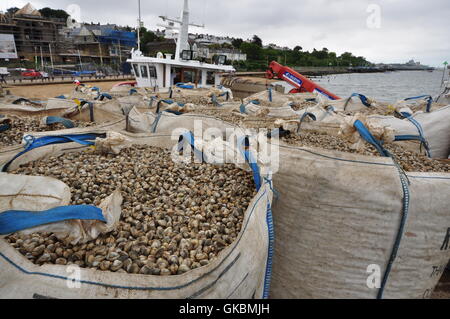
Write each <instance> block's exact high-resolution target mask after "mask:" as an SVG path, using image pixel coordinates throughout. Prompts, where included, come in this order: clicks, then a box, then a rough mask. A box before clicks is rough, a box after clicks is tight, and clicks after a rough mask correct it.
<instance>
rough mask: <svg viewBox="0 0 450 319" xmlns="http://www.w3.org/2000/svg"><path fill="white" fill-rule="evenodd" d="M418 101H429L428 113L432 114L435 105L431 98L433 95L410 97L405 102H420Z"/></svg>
mask: <svg viewBox="0 0 450 319" xmlns="http://www.w3.org/2000/svg"><path fill="white" fill-rule="evenodd" d="M418 99H425V100H426V101H427V107H426V112H427V113H430V111H431V104H432V103H433V98H432V97H431V95H420V96H413V97H408V98H406V99H405V101H411V100H418Z"/></svg>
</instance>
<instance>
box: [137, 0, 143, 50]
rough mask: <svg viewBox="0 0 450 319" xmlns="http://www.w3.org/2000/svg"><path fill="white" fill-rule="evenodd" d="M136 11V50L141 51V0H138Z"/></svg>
mask: <svg viewBox="0 0 450 319" xmlns="http://www.w3.org/2000/svg"><path fill="white" fill-rule="evenodd" d="M138 11H139V19H138V28H137V37H138V50H139V51H141V28H142V20H141V0H138Z"/></svg>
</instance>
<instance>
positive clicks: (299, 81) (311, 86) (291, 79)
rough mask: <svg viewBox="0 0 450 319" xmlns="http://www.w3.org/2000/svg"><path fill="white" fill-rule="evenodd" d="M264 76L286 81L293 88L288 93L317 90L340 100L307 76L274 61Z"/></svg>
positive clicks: (332, 98)
mask: <svg viewBox="0 0 450 319" xmlns="http://www.w3.org/2000/svg"><path fill="white" fill-rule="evenodd" d="M266 77H267V78H269V79H273V78H274V77H277V78H279V79H280V80H283V81H286V82H287V83H289V84H291V85H292V86H294V87H295V88H294V89H292V90H291V92H290V93H303V92H311V93H312V92H318V93H320V94H322V95H324V96H326V97H327V98H329V99H330V100H340V99H341V98H340V97H339V96H337V95H335V94H333V93H331V92H329V91H327V90H326V89H324V88H323V87H321V86H319V85H318V84H317V83H314V82H313V81H311V80H310V79H308V78H307V77H305V76H303V75H301V74H300V73H298V72H296V71H294V70H292V69H291V68H289V67H287V66H283V65H281V64H279V63H277V62H275V61H272V62H271V63H270V65H269V69H268V70H267V72H266Z"/></svg>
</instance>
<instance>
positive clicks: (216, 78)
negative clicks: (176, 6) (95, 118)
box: [127, 0, 236, 92]
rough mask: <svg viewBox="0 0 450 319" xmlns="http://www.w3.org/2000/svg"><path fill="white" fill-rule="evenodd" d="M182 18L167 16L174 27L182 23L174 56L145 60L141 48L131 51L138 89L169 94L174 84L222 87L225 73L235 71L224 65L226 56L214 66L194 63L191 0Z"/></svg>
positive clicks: (216, 61) (213, 64)
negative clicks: (189, 40)
mask: <svg viewBox="0 0 450 319" xmlns="http://www.w3.org/2000/svg"><path fill="white" fill-rule="evenodd" d="M181 16H182V19H181V20H178V19H171V18H167V17H164V19H165V20H168V21H170V22H171V23H172V24H171V25H172V28H173V24H174V23H177V24H179V28H178V29H179V34H178V39H177V45H176V53H175V56H173V55H172V54H163V53H160V52H159V53H158V54H157V56H156V57H146V56H144V55H143V54H142V52H141V50H140V46H139V47H138V49H137V50H133V51H132V52H131V59H128V60H127V62H129V63H130V64H131V65H132V70H133V73H134V76H135V77H136V82H137V85H136V86H137V87H144V88H152V89H154V90H155V91H159V92H166V91H168V90H169V88H171V87H172V86H174V85H178V86H181V87H186V88H192V87H197V88H208V87H213V86H218V85H220V82H221V75H222V74H227V73H232V72H235V71H236V70H235V69H234V68H233V67H232V66H230V65H225V63H226V56H217V57H216V59H215V61H214V62H215V63H205V62H202V61H197V60H194V52H193V51H192V50H191V49H190V45H189V43H188V38H189V25H190V24H189V4H188V0H184V6H183V11H182V14H181ZM139 24H141V22H140V21H139ZM186 82H190V84H186Z"/></svg>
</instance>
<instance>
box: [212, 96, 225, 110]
mask: <svg viewBox="0 0 450 319" xmlns="http://www.w3.org/2000/svg"><path fill="white" fill-rule="evenodd" d="M211 101H212V103H213V105H214V106H217V107H221V106H223V105H222V104H220V103H219V101H218V100H217V96H216V95H215V94H214V93H213V94H212V96H211Z"/></svg>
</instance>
